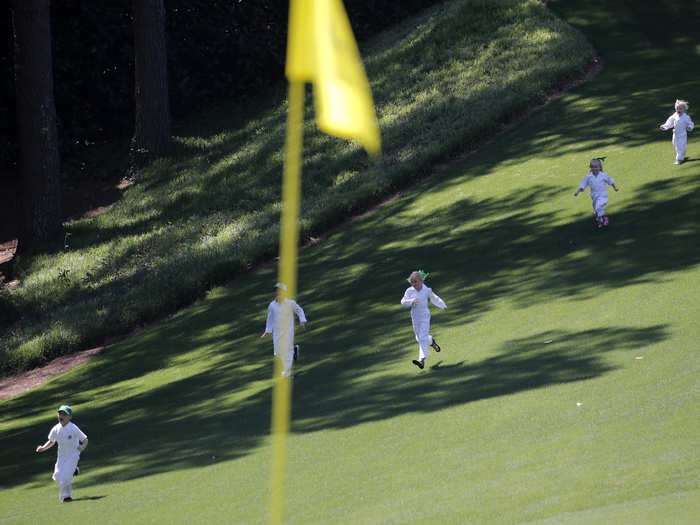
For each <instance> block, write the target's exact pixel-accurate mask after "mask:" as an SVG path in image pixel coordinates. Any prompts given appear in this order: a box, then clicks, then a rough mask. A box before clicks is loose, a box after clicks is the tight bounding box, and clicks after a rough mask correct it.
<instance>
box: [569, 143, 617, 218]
mask: <svg viewBox="0 0 700 525" xmlns="http://www.w3.org/2000/svg"><path fill="white" fill-rule="evenodd" d="M603 159H605V157H602V158H598V159H591V162H590V164H589V167H590V168H591V171H590V172H589V173H588V175H586V176H585V177H583V179H581V184H579V186H578V189H577V190H576V193H574V197H576V196H577V195H578V194H579V193H581V192H582V191H584V190H585V189H586V187H590V188H591V200H592V201H593V211H594V212H595V222H596V225H597V226H598V228H602V227H603V226H607V225H608V224H610V218H609V217H608V216H607V215H605V205H606V204H607V203H608V189H607V188H606V187H605V186H606V185H610V186H612V187H613V189H614V190H615V191H619V190H620V188H618V187H617V186H615V181H614V180H613V179H612V178H611V177H610V176H609V175H608V174H607V173H605V172H604V171H603Z"/></svg>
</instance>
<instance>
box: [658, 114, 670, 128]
mask: <svg viewBox="0 0 700 525" xmlns="http://www.w3.org/2000/svg"><path fill="white" fill-rule="evenodd" d="M672 127H673V115H671V116H670V117H668V118H667V119H666V122H664V123H663V124H661V125H660V126H659V128H661V130H662V131H666V130H668V129H671V128H672Z"/></svg>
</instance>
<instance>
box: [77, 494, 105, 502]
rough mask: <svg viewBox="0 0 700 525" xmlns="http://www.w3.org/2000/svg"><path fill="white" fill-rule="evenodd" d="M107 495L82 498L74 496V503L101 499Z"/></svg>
mask: <svg viewBox="0 0 700 525" xmlns="http://www.w3.org/2000/svg"><path fill="white" fill-rule="evenodd" d="M106 497H107V496H83V497H82V498H73V501H72V503H75V502H80V501H96V500H100V499H104V498H106Z"/></svg>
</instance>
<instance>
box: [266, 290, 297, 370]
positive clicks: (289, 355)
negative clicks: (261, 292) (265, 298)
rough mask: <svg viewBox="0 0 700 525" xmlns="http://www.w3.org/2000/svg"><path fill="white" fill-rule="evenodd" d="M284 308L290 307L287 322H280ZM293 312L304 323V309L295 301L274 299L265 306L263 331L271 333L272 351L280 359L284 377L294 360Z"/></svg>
mask: <svg viewBox="0 0 700 525" xmlns="http://www.w3.org/2000/svg"><path fill="white" fill-rule="evenodd" d="M284 308H289V309H290V313H289V322H288V323H282V320H283V317H284V313H285V312H284V311H283V309H284ZM291 312H294V313H291ZM294 314H297V317H298V318H299V322H300V323H303V324H305V323H306V315H305V314H304V310H303V309H302V308H301V306H299V305H298V304H297V303H296V301H292V300H291V299H285V300H284V302H283V303H280V302H279V301H277V299H275V300H274V301H272V302H271V303H270V305H269V306H268V307H267V323H266V324H265V332H267V333H268V334H272V343H273V347H274V353H275V355H276V356H277V357H279V358H280V359H281V360H282V366H283V370H282V375H283V376H285V377H286V376H289V375H290V373H291V370H292V363H293V362H294ZM285 340H286V344H284V343H285Z"/></svg>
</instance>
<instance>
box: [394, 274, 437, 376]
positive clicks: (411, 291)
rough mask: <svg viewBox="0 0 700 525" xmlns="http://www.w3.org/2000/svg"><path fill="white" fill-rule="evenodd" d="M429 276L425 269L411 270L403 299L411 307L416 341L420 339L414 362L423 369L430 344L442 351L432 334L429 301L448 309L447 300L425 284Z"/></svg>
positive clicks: (407, 306)
mask: <svg viewBox="0 0 700 525" xmlns="http://www.w3.org/2000/svg"><path fill="white" fill-rule="evenodd" d="M427 277H428V274H427V273H425V272H424V271H423V270H417V271H415V272H411V275H409V276H408V282H409V283H410V284H411V286H409V287H408V288H407V289H406V292H404V294H403V298H402V299H401V304H402V305H403V306H405V307H406V308H410V309H411V322H412V323H413V333H414V334H415V335H416V341H418V359H414V360H413V361H412V363H413V364H414V365H416V366H417V367H418V368H420V369H421V370H422V369H423V367H424V366H425V360H426V359H427V358H428V346H432V347H433V349H434V350H435V351H436V352H439V351H440V345H439V344H437V341H435V338H434V337H433V336H432V335H430V308H429V305H428V301H430V302H431V303H433V304H434V305H435V306H437V307H438V308H442V309H443V310H447V305H445V301H443V300H442V299H440V297H438V295H437V294H436V293H434V292H433V290H431V289H430V288H429V287H428V286H426V285H425V284H424V281H425V279H426V278H427Z"/></svg>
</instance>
